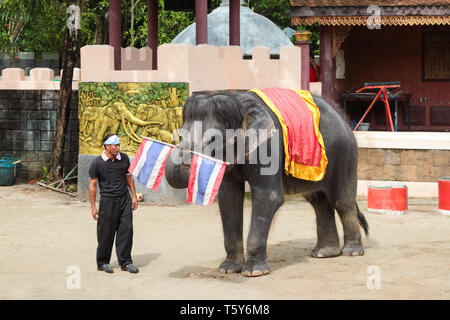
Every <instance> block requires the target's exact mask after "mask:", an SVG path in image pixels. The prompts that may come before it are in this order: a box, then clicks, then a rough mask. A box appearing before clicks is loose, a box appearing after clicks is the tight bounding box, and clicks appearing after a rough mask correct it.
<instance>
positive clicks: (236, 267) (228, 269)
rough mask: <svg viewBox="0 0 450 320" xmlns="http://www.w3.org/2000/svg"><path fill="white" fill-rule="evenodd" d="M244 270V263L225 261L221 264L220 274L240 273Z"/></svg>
mask: <svg viewBox="0 0 450 320" xmlns="http://www.w3.org/2000/svg"><path fill="white" fill-rule="evenodd" d="M241 270H242V262H237V261H233V260H230V259H225V261H224V262H222V263H221V264H220V267H219V272H220V273H228V274H232V273H240V272H241Z"/></svg>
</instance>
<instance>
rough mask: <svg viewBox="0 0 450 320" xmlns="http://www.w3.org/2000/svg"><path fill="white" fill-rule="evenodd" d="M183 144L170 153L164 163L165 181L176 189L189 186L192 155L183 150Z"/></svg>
mask: <svg viewBox="0 0 450 320" xmlns="http://www.w3.org/2000/svg"><path fill="white" fill-rule="evenodd" d="M184 145H186V143H185V142H181V143H179V144H178V145H177V147H176V148H175V149H174V150H173V151H172V152H171V153H170V155H169V157H167V161H166V173H165V176H166V180H167V182H168V183H169V185H170V186H172V187H173V188H176V189H184V188H187V187H188V184H189V173H190V167H191V155H192V153H191V152H189V151H185V150H187V148H183V146H184Z"/></svg>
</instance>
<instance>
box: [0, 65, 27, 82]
mask: <svg viewBox="0 0 450 320" xmlns="http://www.w3.org/2000/svg"><path fill="white" fill-rule="evenodd" d="M24 80H25V70H23V69H21V68H6V69H3V71H2V81H24Z"/></svg>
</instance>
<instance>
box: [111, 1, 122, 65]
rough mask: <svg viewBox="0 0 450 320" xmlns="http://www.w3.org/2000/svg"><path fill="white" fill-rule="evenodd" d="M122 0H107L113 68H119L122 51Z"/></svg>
mask: <svg viewBox="0 0 450 320" xmlns="http://www.w3.org/2000/svg"><path fill="white" fill-rule="evenodd" d="M121 5H122V0H109V44H110V45H111V46H112V47H113V48H114V68H115V69H116V70H120V68H121V61H122V58H121V51H122V43H121V42H122V17H121V11H122V10H121Z"/></svg>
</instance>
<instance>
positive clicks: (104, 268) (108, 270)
mask: <svg viewBox="0 0 450 320" xmlns="http://www.w3.org/2000/svg"><path fill="white" fill-rule="evenodd" d="M97 270H98V271H105V272H106V273H114V270H113V269H112V268H111V267H110V266H109V264H107V263H104V264H102V265H101V266H100V267H98V268H97Z"/></svg>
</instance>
